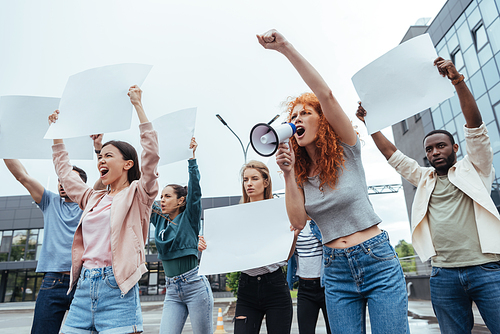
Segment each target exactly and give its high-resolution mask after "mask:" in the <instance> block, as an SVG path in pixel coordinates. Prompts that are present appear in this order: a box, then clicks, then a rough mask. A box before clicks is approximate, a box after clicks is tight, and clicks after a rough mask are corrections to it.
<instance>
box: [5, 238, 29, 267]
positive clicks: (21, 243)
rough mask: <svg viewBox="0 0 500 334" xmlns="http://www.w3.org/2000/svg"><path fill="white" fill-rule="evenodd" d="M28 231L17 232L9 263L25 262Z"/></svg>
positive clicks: (13, 239) (13, 240)
mask: <svg viewBox="0 0 500 334" xmlns="http://www.w3.org/2000/svg"><path fill="white" fill-rule="evenodd" d="M27 235H28V231H27V230H16V231H14V236H13V237H12V247H11V250H10V258H9V261H24V260H25V251H26V241H27Z"/></svg>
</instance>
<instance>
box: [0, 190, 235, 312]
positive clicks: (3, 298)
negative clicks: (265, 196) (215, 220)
mask: <svg viewBox="0 0 500 334" xmlns="http://www.w3.org/2000/svg"><path fill="white" fill-rule="evenodd" d="M240 197H241V196H226V197H210V198H202V208H203V210H206V209H210V208H216V207H223V206H229V205H234V204H238V203H239V201H240ZM202 219H203V217H202ZM43 233H44V230H43V215H42V211H41V210H40V209H39V208H38V206H37V205H36V203H35V202H34V201H33V199H32V198H31V196H29V195H26V196H6V197H0V302H2V303H3V302H21V301H34V300H36V296H37V294H38V291H39V290H40V286H41V284H42V279H43V273H37V272H36V265H37V261H38V257H39V254H40V249H41V247H42V245H43ZM145 247H146V252H145V254H146V265H147V267H148V272H147V273H146V274H144V275H143V276H142V278H141V280H140V281H139V290H140V293H141V295H149V296H151V295H153V296H154V295H161V294H165V273H164V271H163V266H162V262H161V261H159V260H158V256H157V250H156V245H155V230H154V226H153V225H150V228H149V235H148V239H147V242H146V245H145ZM209 280H210V281H211V284H212V287H213V289H214V290H218V289H220V288H222V289H224V287H225V286H226V284H225V275H211V276H210V277H209Z"/></svg>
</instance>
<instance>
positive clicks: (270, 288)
mask: <svg viewBox="0 0 500 334" xmlns="http://www.w3.org/2000/svg"><path fill="white" fill-rule="evenodd" d="M241 178H242V181H243V182H242V190H243V197H242V199H241V203H250V202H256V201H262V200H266V199H270V198H272V197H273V190H272V184H271V176H270V174H269V169H268V168H267V166H266V165H265V164H263V163H262V162H260V161H255V160H252V161H250V162H249V163H247V164H246V165H244V166H243V168H242V169H241ZM256 217H258V213H257V216H256ZM261 219H265V217H261ZM270 223H272V222H270ZM204 249H206V243H205V241H204V240H203V238H202V237H200V251H202V250H204ZM290 256H291V254H290ZM286 263H287V261H286V260H284V261H282V262H278V263H274V264H270V265H268V266H264V267H259V268H254V269H250V270H244V271H242V272H241V276H240V281H239V284H238V299H237V301H236V310H235V317H234V333H235V334H247V333H253V334H257V333H259V332H260V327H261V324H262V319H263V318H264V315H265V316H266V326H267V332H268V333H273V334H276V333H283V334H285V333H286V334H288V333H290V329H291V326H292V299H291V298H290V291H289V290H288V284H287V282H286V277H285V275H284V273H283V270H282V269H281V267H283V266H284V265H286Z"/></svg>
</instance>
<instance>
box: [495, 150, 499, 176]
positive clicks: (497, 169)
mask: <svg viewBox="0 0 500 334" xmlns="http://www.w3.org/2000/svg"><path fill="white" fill-rule="evenodd" d="M493 167H495V174H496V175H497V176H498V175H500V152H498V153H497V154H495V155H493Z"/></svg>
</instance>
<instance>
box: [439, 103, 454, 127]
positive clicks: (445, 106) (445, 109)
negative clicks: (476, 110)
mask: <svg viewBox="0 0 500 334" xmlns="http://www.w3.org/2000/svg"><path fill="white" fill-rule="evenodd" d="M440 107H441V113H442V114H443V121H444V122H445V123H448V122H449V121H450V120H451V119H452V118H453V115H452V113H451V108H450V102H448V100H446V101H444V102H443V103H441V105H440Z"/></svg>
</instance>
